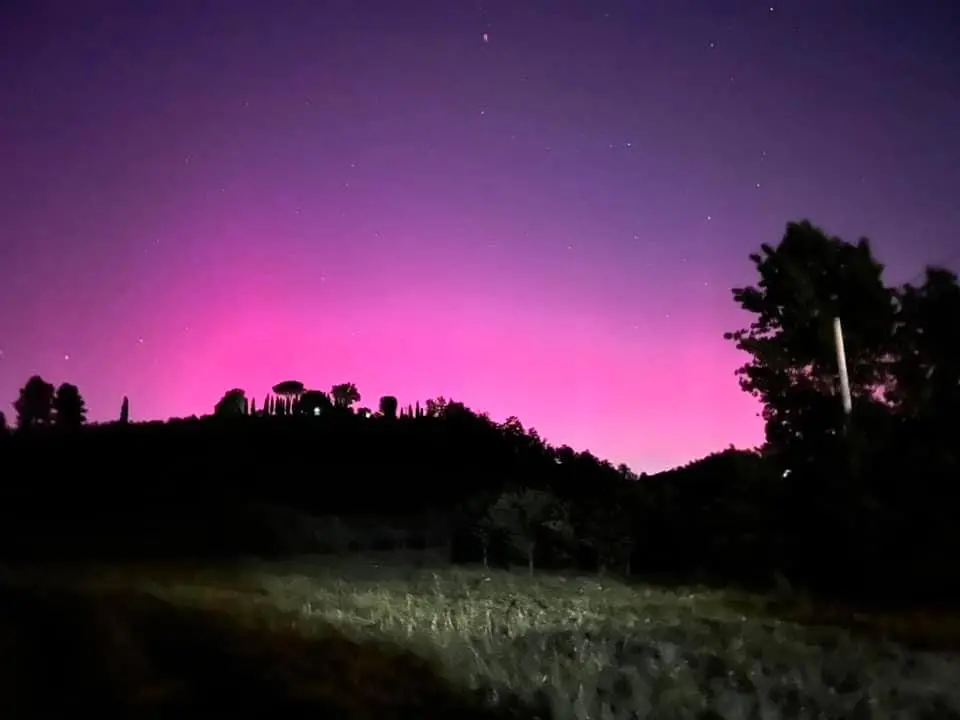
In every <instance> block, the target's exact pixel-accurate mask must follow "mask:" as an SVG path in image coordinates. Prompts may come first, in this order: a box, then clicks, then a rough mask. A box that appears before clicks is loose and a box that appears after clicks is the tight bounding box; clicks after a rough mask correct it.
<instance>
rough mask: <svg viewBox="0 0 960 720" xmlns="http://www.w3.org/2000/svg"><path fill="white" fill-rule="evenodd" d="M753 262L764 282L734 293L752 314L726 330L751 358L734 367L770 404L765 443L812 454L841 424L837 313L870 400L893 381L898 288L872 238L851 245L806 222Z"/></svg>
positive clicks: (859, 383) (859, 387)
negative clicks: (890, 359)
mask: <svg viewBox="0 0 960 720" xmlns="http://www.w3.org/2000/svg"><path fill="white" fill-rule="evenodd" d="M750 260H751V261H752V262H753V264H754V265H755V266H756V269H757V271H758V273H759V275H760V280H759V282H758V283H757V285H756V286H752V287H743V288H734V290H733V297H734V300H735V301H736V302H737V304H738V305H740V307H741V308H743V309H744V310H746V311H747V312H748V313H751V314H753V315H754V316H755V320H754V322H753V323H752V324H751V325H750V327H749V328H745V329H741V330H737V331H735V332H732V333H726V334H725V337H726V338H727V339H729V340H734V341H735V342H736V344H737V348H738V349H740V350H743V351H744V352H746V353H748V354H749V355H750V359H749V360H748V362H747V363H746V364H745V365H744V366H743V367H741V368H740V369H739V370H738V371H737V374H738V375H739V376H740V385H741V387H742V388H743V389H744V390H745V391H747V392H748V393H750V394H751V395H753V396H755V397H756V398H758V399H759V400H760V402H761V403H762V404H763V418H764V420H765V423H766V434H767V441H768V443H770V444H771V446H772V447H773V448H775V449H777V450H785V449H787V448H790V447H796V448H798V449H799V451H800V452H801V453H802V454H806V452H807V450H808V449H809V446H810V445H809V443H810V442H811V441H813V440H814V439H815V438H816V437H824V436H830V435H834V434H836V433H837V432H838V431H839V427H840V424H841V423H842V413H841V407H840V401H839V396H838V392H837V388H838V370H837V360H836V352H835V347H834V341H833V318H834V317H839V318H840V319H841V321H842V323H843V333H844V345H845V348H846V354H847V367H848V370H849V375H850V386H851V392H852V394H853V396H854V397H855V398H857V399H864V398H866V399H869V398H872V397H874V396H875V394H876V393H877V391H878V389H880V388H882V387H883V386H884V385H885V384H886V377H885V371H886V366H885V364H884V362H883V359H884V357H885V356H886V354H887V351H888V349H889V342H890V336H891V331H892V327H893V311H894V304H893V293H892V292H891V291H890V290H889V289H888V288H887V287H886V286H885V285H884V283H883V280H882V273H883V265H881V264H880V263H878V262H877V261H876V260H875V259H874V258H873V255H872V253H871V251H870V245H869V243H868V241H867V240H860V241H859V242H858V243H857V244H856V245H853V244H850V243H846V242H844V241H842V240H840V239H839V238H833V237H828V236H827V235H826V234H825V233H824V232H823V231H822V230H820V229H819V228H816V227H814V226H813V225H811V224H810V223H809V222H806V221H804V222H800V223H790V224H788V225H787V230H786V234H785V235H784V237H783V239H782V240H781V242H780V244H779V245H778V246H777V247H776V248H773V247H771V246H769V245H763V246H762V252H760V253H756V254H754V255H751V256H750Z"/></svg>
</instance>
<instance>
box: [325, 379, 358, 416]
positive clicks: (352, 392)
mask: <svg viewBox="0 0 960 720" xmlns="http://www.w3.org/2000/svg"><path fill="white" fill-rule="evenodd" d="M330 396H331V397H332V398H333V405H334V407H338V408H342V409H344V410H346V409H349V408H350V407H352V406H353V404H354V403H358V402H360V391H359V390H357V386H356V385H354V384H353V383H352V382H347V383H340V384H339V385H334V386H333V387H332V388H331V389H330Z"/></svg>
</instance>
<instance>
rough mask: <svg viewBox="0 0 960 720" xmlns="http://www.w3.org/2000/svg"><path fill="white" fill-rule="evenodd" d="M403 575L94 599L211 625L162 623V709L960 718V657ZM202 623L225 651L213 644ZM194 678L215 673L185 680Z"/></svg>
mask: <svg viewBox="0 0 960 720" xmlns="http://www.w3.org/2000/svg"><path fill="white" fill-rule="evenodd" d="M392 559H393V558H392V557H391V556H388V555H385V556H382V557H380V558H379V559H376V558H366V559H365V560H362V561H361V560H358V559H353V560H349V561H346V560H334V559H331V558H327V557H322V558H314V559H304V560H302V561H299V562H289V563H260V562H251V563H249V564H248V565H246V566H245V567H234V568H231V569H226V568H220V569H216V568H202V567H196V568H183V567H180V568H150V569H146V570H133V569H130V568H102V569H100V570H98V571H96V572H93V573H91V574H90V575H89V576H88V577H87V579H86V581H85V585H86V587H87V588H88V589H91V590H96V592H98V593H104V592H108V593H111V594H112V593H116V592H120V591H123V592H128V591H130V590H137V591H139V592H142V593H146V594H147V595H149V596H150V597H151V598H152V600H151V602H154V603H156V604H157V606H158V607H159V606H160V604H161V601H162V604H163V606H164V607H166V608H168V609H167V611H166V612H168V613H169V612H172V611H173V610H174V609H176V612H178V613H183V614H185V615H184V617H187V616H189V617H193V618H203V619H202V621H201V620H196V621H195V624H194V625H189V622H194V621H188V620H183V622H185V623H187V624H184V625H182V626H175V625H174V624H172V623H171V622H169V621H163V622H160V623H159V624H158V627H161V628H163V629H162V630H160V631H158V632H159V633H160V634H162V635H163V636H164V637H166V638H167V643H168V644H167V645H163V643H161V647H166V648H167V655H166V656H164V657H166V660H164V661H163V662H158V661H154V660H152V659H151V658H152V657H153V654H155V653H156V649H155V647H152V646H151V647H147V646H146V645H144V646H143V648H144V649H143V650H142V651H139V652H140V653H141V656H142V657H145V658H147V659H146V660H143V661H142V662H143V663H145V665H143V666H144V667H146V666H147V665H150V663H153V665H150V667H156V668H158V669H157V670H156V671H151V673H152V674H151V673H147V675H149V676H150V677H153V676H154V675H155V676H156V678H157V679H156V680H155V681H153V684H152V685H151V683H148V682H143V683H140V684H141V686H143V687H153V688H155V691H156V692H157V693H160V694H161V695H162V692H163V688H164V687H167V688H170V687H172V685H171V683H174V684H176V683H178V682H179V683H181V685H183V683H185V682H186V683H188V684H189V686H190V688H192V689H191V690H190V692H187V693H185V696H191V697H200V698H202V699H206V700H207V701H209V699H210V698H211V697H213V696H215V695H216V692H215V691H214V690H209V689H208V690H203V688H211V687H212V688H215V689H216V688H219V692H220V693H224V692H227V691H225V690H224V689H223V688H224V687H225V685H224V683H225V682H226V680H220V681H219V685H217V684H216V682H214V681H215V680H217V678H220V677H223V678H229V677H234V678H240V679H239V680H233V681H230V682H233V683H234V685H233V686H234V687H238V688H247V689H248V690H249V691H250V693H252V694H251V695H250V697H253V698H254V699H256V698H262V697H268V696H270V694H271V693H285V694H286V696H287V697H289V698H293V699H295V700H296V701H297V702H298V703H299V704H300V705H301V706H302V705H303V704H304V703H305V702H307V701H308V700H313V701H317V702H320V701H322V702H323V703H326V704H325V705H323V706H322V707H324V708H325V712H327V714H325V715H323V716H324V717H356V718H360V717H374V716H376V717H405V716H407V715H404V714H397V713H398V712H400V711H392V710H390V709H389V708H391V707H400V706H404V705H403V703H404V699H405V702H406V705H405V706H404V707H406V710H404V711H403V712H413V713H414V715H415V716H417V717H421V718H428V717H441V716H451V717H460V718H467V717H469V716H470V715H469V713H472V712H474V708H473V705H472V699H473V698H475V697H483V698H485V699H486V700H487V701H489V702H491V703H493V704H495V705H497V706H498V707H499V708H501V709H507V710H510V711H511V712H512V713H522V714H525V715H526V716H528V717H533V716H534V714H539V716H541V717H544V718H546V717H551V718H554V720H567V719H568V718H569V719H570V720H573V719H577V720H586V719H592V718H597V719H602V720H616V719H619V718H623V719H624V720H625V719H626V718H634V717H655V718H663V719H669V718H698V719H703V720H706V719H707V718H729V719H730V720H739V719H741V718H743V719H744V720H746V719H747V718H762V719H763V720H766V719H767V718H769V719H771V720H773V719H774V718H800V717H818V716H819V717H829V718H857V719H858V720H859V719H860V718H863V719H866V718H885V719H886V718H892V717H902V718H931V719H932V718H937V719H938V720H946V719H947V718H960V664H958V663H957V661H955V660H954V659H953V658H951V657H949V656H943V655H935V654H931V653H923V652H915V651H909V650H906V649H904V648H902V647H899V646H896V645H893V644H889V643H875V642H868V641H865V640H861V639H857V638H855V637H853V636H851V634H850V633H848V632H844V631H839V630H829V629H816V628H811V627H802V626H800V625H798V624H795V623H790V622H783V621H780V620H775V619H772V618H769V617H765V616H764V615H763V614H762V613H759V612H758V613H757V614H756V615H754V614H752V613H746V612H745V611H744V610H743V609H742V608H743V607H744V606H743V604H740V605H737V604H736V603H733V602H732V601H731V598H730V597H729V596H726V595H724V594H722V593H716V592H708V591H705V590H700V589H690V590H686V591H680V590H677V591H666V590H660V589H656V588H652V587H642V586H628V585H624V584H622V583H619V582H616V581H613V580H609V581H607V580H600V579H597V578H590V577H561V576H557V575H541V576H537V577H535V578H529V577H526V576H524V575H519V574H517V575H515V574H511V573H507V572H494V571H484V570H481V569H457V568H443V569H437V570H431V569H429V568H419V569H416V568H414V567H412V566H410V565H407V564H405V563H404V564H400V563H396V562H391V560H392ZM51 612H53V611H51ZM191 613H193V614H192V615H191ZM38 622H39V619H38ZM150 622H154V621H153V620H150ZM178 622H180V620H178ZM164 623H166V625H164ZM202 624H209V626H210V627H218V628H220V630H218V631H217V632H219V633H221V635H218V636H217V638H209V637H207V635H204V634H203V633H205V632H207V631H205V630H203V629H202V628H201V625H202ZM188 627H189V630H188V629H187V628H188ZM227 627H231V628H233V630H231V631H229V633H230V637H229V638H228V637H226V636H225V635H223V634H224V633H228V631H227V630H226V629H225V628H227ZM51 632H53V634H54V635H58V634H61V633H66V632H67V630H66V629H63V628H58V629H56V630H55V631H51ZM187 632H189V633H193V635H192V637H203V638H206V639H204V640H202V641H201V640H197V641H195V642H194V641H183V643H181V644H182V645H183V647H182V648H181V649H180V650H177V651H176V652H183V653H187V654H186V655H183V657H182V658H181V659H180V660H179V661H178V660H177V656H176V652H175V651H174V650H173V644H174V638H175V637H176V638H180V636H181V635H183V634H184V633H187ZM210 632H213V631H210ZM208 635H209V633H208ZM177 643H180V640H179V639H178V640H177ZM197 644H199V645H201V646H202V647H201V648H200V649H198V648H197V647H196V645H197ZM215 645H216V647H218V649H217V650H216V651H214V650H211V649H210V647H213V646H215ZM208 646H209V647H208ZM198 657H202V658H203V661H202V662H197V660H196V659H197V658H198ZM178 662H181V663H182V664H183V668H187V670H186V672H190V673H194V674H196V673H198V672H199V671H198V670H197V669H196V668H197V667H198V666H200V667H205V668H206V670H205V672H206V675H203V674H202V673H201V674H200V675H197V676H196V677H192V678H189V679H187V680H185V679H184V678H183V677H179V676H178V672H180V673H181V674H182V672H184V670H183V669H182V668H181V669H180V670H179V671H178V665H177V663H178ZM164 663H166V664H164ZM126 667H136V664H135V663H128V664H127V665H126ZM270 668H273V670H272V671H270ZM281 668H283V670H282V673H281V671H280V669H281ZM434 669H435V670H436V672H435V671H434ZM258 673H266V675H267V676H268V678H267V679H265V678H264V677H261V676H260V675H258ZM281 675H282V677H281V678H280V679H277V677H278V676H281ZM398 676H399V677H398ZM441 676H442V677H441ZM271 677H272V678H273V679H272V680H271V679H269V678H271ZM164 683H166V685H165V684H164ZM264 683H267V685H266V686H264ZM451 688H457V689H456V690H453V689H451ZM171 693H172V691H171ZM191 693H192V695H191ZM204 693H206V694H204ZM211 693H212V694H211ZM241 696H242V693H241ZM368 696H369V697H370V698H372V699H371V700H369V701H368V700H367V699H366V698H367V697H368ZM171 697H173V694H171ZM391 698H392V700H391ZM424 698H428V699H427V700H424ZM198 702H199V701H198ZM251 702H252V701H251V700H249V699H247V700H245V701H244V700H238V701H237V703H238V704H241V705H245V706H246V707H247V708H249V707H250V703H251ZM391 703H393V704H391ZM331 708H332V709H331ZM412 708H432V709H434V710H436V713H438V714H433V715H431V714H429V713H427V712H426V710H417V711H412V710H411V709H412ZM391 712H393V714H390V713H391ZM350 713H352V714H350ZM443 713H446V714H447V715H443Z"/></svg>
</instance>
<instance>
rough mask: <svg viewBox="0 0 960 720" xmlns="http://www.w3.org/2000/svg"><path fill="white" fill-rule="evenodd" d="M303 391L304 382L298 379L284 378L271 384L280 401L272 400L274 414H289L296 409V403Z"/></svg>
mask: <svg viewBox="0 0 960 720" xmlns="http://www.w3.org/2000/svg"><path fill="white" fill-rule="evenodd" d="M304 391H305V387H304V384H303V383H302V382H300V381H299V380H284V381H283V382H281V383H277V384H276V385H274V386H273V392H274V394H275V395H279V396H280V402H279V403H277V402H274V406H273V414H274V415H290V414H291V413H293V412H295V411H296V404H297V402H298V401H299V399H300V396H301V395H303V393H304Z"/></svg>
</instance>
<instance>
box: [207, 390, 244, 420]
mask: <svg viewBox="0 0 960 720" xmlns="http://www.w3.org/2000/svg"><path fill="white" fill-rule="evenodd" d="M246 413H247V394H246V392H244V391H243V390H241V389H240V388H233V389H232V390H227V392H225V393H224V394H223V397H222V398H220V400H219V402H217V404H216V406H215V407H214V408H213V414H214V415H216V416H218V417H237V416H239V415H245V414H246Z"/></svg>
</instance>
